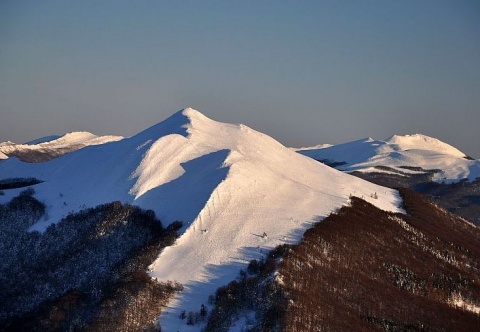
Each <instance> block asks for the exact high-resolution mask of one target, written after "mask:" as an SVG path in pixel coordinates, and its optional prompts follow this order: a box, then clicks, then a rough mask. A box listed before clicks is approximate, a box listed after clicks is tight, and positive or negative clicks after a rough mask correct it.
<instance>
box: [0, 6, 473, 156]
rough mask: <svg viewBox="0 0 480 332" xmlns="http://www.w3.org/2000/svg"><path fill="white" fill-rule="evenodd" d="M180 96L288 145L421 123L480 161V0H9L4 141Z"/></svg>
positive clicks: (152, 111)
mask: <svg viewBox="0 0 480 332" xmlns="http://www.w3.org/2000/svg"><path fill="white" fill-rule="evenodd" d="M184 107H193V108H195V109H197V110H199V111H201V112H202V113H204V114H205V115H207V116H208V117H210V118H212V119H215V120H217V121H222V122H229V123H243V124H246V125H248V126H250V127H252V128H254V129H256V130H259V131H262V132H264V133H266V134H268V135H270V136H272V137H274V138H276V139H277V140H279V141H280V142H281V143H283V144H284V145H287V146H292V147H305V146H312V145H317V144H323V143H331V144H338V143H343V142H347V141H351V140H355V139H360V138H364V137H368V136H370V137H372V138H375V139H385V138H387V137H389V136H391V135H393V134H401V135H403V134H415V133H422V134H425V135H429V136H433V137H436V138H438V139H440V140H442V141H444V142H447V143H449V144H452V145H454V146H455V147H457V148H459V149H460V150H462V151H463V152H465V153H467V154H468V155H470V156H472V157H474V158H480V143H479V140H480V131H479V129H478V127H479V126H480V1H478V0H449V1H447V0H423V1H418V0H403V1H396V0H382V1H369V0H364V1H342V0H330V1H329V0H325V1H261V0H256V1H220V0H218V1H209V0H203V1H180V0H179V1H121V0H115V1H108V0H102V1H98V0H81V1H80V0H78V1H73V0H72V1H60V0H57V1H52V0H43V1H37V0H30V1H28V0H2V1H0V142H2V141H7V140H10V141H14V142H17V143H22V142H26V141H29V140H32V139H35V138H39V137H43V136H48V135H53V134H64V133H66V132H71V131H90V132H93V133H95V134H97V135H106V134H114V135H123V136H131V135H134V134H136V133H138V132H140V131H142V130H143V129H145V128H147V127H149V126H151V125H154V124H156V123H158V122H160V121H162V120H164V119H166V118H167V117H168V116H170V115H171V114H173V113H175V112H176V111H178V110H180V109H182V108H184Z"/></svg>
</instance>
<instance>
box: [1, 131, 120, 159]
mask: <svg viewBox="0 0 480 332" xmlns="http://www.w3.org/2000/svg"><path fill="white" fill-rule="evenodd" d="M121 139H123V137H122V136H111V135H107V136H97V135H94V134H92V133H89V132H72V133H67V134H65V135H63V136H47V137H42V138H39V139H36V140H33V141H30V142H28V143H25V144H16V143H13V142H3V143H0V153H3V154H5V155H28V154H29V153H30V154H31V153H37V155H38V153H42V154H44V155H48V156H49V157H50V158H47V159H51V158H54V157H58V156H60V155H63V154H65V153H69V152H72V151H76V150H78V149H81V148H83V147H85V146H90V145H100V144H105V143H108V142H113V141H118V140H121Z"/></svg>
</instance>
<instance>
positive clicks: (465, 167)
mask: <svg viewBox="0 0 480 332" xmlns="http://www.w3.org/2000/svg"><path fill="white" fill-rule="evenodd" d="M298 152H299V153H301V154H303V155H306V156H309V157H311V158H314V159H316V160H322V161H325V160H327V161H329V162H344V163H346V164H345V165H341V166H338V167H337V169H341V170H344V171H347V172H352V171H361V172H379V170H378V169H375V168H374V167H375V166H388V167H391V168H394V169H395V168H398V169H399V170H401V171H402V172H409V171H407V170H406V169H404V168H399V167H401V166H409V167H421V168H423V169H424V170H432V169H437V170H441V172H438V173H436V174H435V176H434V180H435V181H438V182H441V181H445V182H456V181H460V180H462V179H469V180H475V179H476V178H477V177H479V176H480V160H469V159H467V156H466V155H465V154H464V153H463V152H461V151H459V150H458V149H456V148H454V147H453V146H451V145H449V144H447V143H444V142H442V141H440V140H438V139H436V138H432V137H428V136H425V135H421V134H415V135H405V136H397V135H394V136H392V137H390V138H387V139H386V140H384V141H377V140H373V139H371V138H366V139H361V140H357V141H353V142H348V143H344V144H338V145H334V146H330V147H325V148H317V147H313V148H303V149H299V150H298Z"/></svg>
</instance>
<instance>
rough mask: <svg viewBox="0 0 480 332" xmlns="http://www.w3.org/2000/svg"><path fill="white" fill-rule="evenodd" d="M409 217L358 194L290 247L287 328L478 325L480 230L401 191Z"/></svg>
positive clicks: (284, 274)
mask: <svg viewBox="0 0 480 332" xmlns="http://www.w3.org/2000/svg"><path fill="white" fill-rule="evenodd" d="M402 197H403V198H404V202H405V205H404V206H405V209H406V211H407V215H395V214H391V213H385V212H384V211H380V210H378V209H376V208H375V207H373V206H371V205H370V204H368V203H365V202H364V201H361V200H358V199H354V200H353V202H352V203H353V204H352V206H351V207H345V208H342V209H341V210H340V211H339V212H338V213H336V214H333V215H332V216H330V217H328V218H327V219H325V220H324V221H323V222H321V223H319V224H317V225H316V226H315V227H314V228H312V229H310V230H308V231H307V232H306V233H305V236H304V238H303V239H302V242H301V243H300V244H299V245H298V246H292V247H291V249H290V250H286V251H285V252H286V254H285V256H284V258H283V260H282V262H281V263H280V268H279V271H278V273H279V276H278V278H279V280H281V281H282V282H281V284H282V285H283V287H284V291H285V294H286V296H287V298H288V299H289V300H290V302H289V305H288V308H287V309H286V315H285V316H284V317H283V318H284V320H283V321H282V330H283V331H313V327H315V328H320V330H325V331H331V330H332V331H345V330H349V331H474V330H476V329H477V328H478V326H479V324H480V316H479V313H480V302H479V299H480V279H479V276H480V272H479V266H480V251H479V248H480V232H479V231H478V228H476V227H474V226H471V225H470V224H468V223H466V222H465V221H463V220H461V219H460V218H458V217H455V216H454V215H451V214H448V213H446V212H445V211H443V210H441V209H439V208H437V207H436V206H434V205H433V204H432V203H430V202H429V201H428V200H427V199H425V198H423V197H422V196H420V195H418V194H416V193H414V192H411V191H407V190H402Z"/></svg>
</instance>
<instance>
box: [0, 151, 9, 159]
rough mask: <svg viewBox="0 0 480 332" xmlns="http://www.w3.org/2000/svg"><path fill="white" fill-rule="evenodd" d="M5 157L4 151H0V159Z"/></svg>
mask: <svg viewBox="0 0 480 332" xmlns="http://www.w3.org/2000/svg"><path fill="white" fill-rule="evenodd" d="M7 158H8V156H7V155H5V154H4V153H2V152H0V160H1V159H7Z"/></svg>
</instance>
